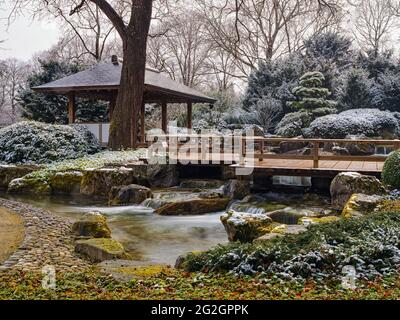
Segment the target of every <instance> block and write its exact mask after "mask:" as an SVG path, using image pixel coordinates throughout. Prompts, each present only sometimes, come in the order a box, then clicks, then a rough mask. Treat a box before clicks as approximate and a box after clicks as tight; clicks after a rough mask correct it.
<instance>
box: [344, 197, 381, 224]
mask: <svg viewBox="0 0 400 320" xmlns="http://www.w3.org/2000/svg"><path fill="white" fill-rule="evenodd" d="M383 199H384V198H383V197H381V196H377V195H366V194H361V193H355V194H353V195H352V196H351V197H350V199H349V200H348V201H347V203H346V205H345V206H344V208H343V211H342V216H343V217H345V218H352V217H360V216H363V215H365V214H368V213H371V212H373V211H375V209H377V208H378V206H379V205H380V204H381V202H382V201H383Z"/></svg>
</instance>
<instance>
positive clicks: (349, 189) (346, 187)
mask: <svg viewBox="0 0 400 320" xmlns="http://www.w3.org/2000/svg"><path fill="white" fill-rule="evenodd" d="M330 191H331V198H332V206H333V207H334V208H335V209H337V210H342V209H343V208H344V206H345V204H346V202H347V201H348V200H349V199H350V197H351V196H352V195H353V194H354V193H362V194H365V195H384V194H386V189H385V188H384V186H383V185H382V183H381V182H380V181H379V180H378V179H377V178H376V177H374V176H368V175H362V174H359V173H358V172H342V173H339V174H338V175H337V176H336V177H335V178H334V179H333V180H332V183H331V187H330Z"/></svg>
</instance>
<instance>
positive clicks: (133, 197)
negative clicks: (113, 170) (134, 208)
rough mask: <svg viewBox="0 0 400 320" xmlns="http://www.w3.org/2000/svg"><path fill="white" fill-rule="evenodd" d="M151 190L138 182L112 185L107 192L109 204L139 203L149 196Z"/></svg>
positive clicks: (150, 195)
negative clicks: (108, 192) (126, 184)
mask: <svg viewBox="0 0 400 320" xmlns="http://www.w3.org/2000/svg"><path fill="white" fill-rule="evenodd" d="M151 197H152V193H151V190H150V189H149V188H147V187H145V186H141V185H138V184H130V185H128V186H116V187H112V188H111V191H110V194H109V204H111V205H120V204H139V203H142V202H143V201H144V200H146V199H147V198H151Z"/></svg>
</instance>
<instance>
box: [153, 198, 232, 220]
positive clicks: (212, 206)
mask: <svg viewBox="0 0 400 320" xmlns="http://www.w3.org/2000/svg"><path fill="white" fill-rule="evenodd" d="M229 201H230V200H229V199H228V198H211V199H207V198H206V199H200V198H195V199H189V200H182V201H172V202H168V203H166V204H164V205H162V206H161V207H159V208H158V209H156V210H155V213H157V214H159V215H164V216H173V215H196V214H204V213H210V212H218V211H223V210H225V209H226V207H227V206H228V203H229Z"/></svg>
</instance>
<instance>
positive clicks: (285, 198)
mask: <svg viewBox="0 0 400 320" xmlns="http://www.w3.org/2000/svg"><path fill="white" fill-rule="evenodd" d="M196 192H198V191H197V190H196V191H192V192H191V191H190V190H186V189H185V190H179V189H174V190H172V189H171V190H169V191H168V190H167V191H166V190H163V191H159V192H157V191H155V192H153V193H154V199H148V200H145V201H144V202H143V203H142V205H129V206H113V207H111V206H107V205H105V204H104V203H98V202H93V201H83V200H82V199H81V198H79V200H78V199H74V198H71V197H60V196H57V197H55V196H53V197H45V198H33V197H26V196H23V195H8V194H0V197H3V198H6V199H10V200H15V201H21V202H25V203H29V204H32V205H34V206H36V207H39V208H42V209H45V210H49V211H51V212H53V213H54V214H57V215H60V216H63V217H68V218H71V219H73V220H77V219H79V218H80V217H81V216H82V215H83V214H85V213H87V212H90V211H99V212H101V213H102V214H104V215H105V216H107V219H108V223H109V226H110V228H111V231H112V236H113V238H115V239H116V240H118V241H120V242H121V243H122V244H123V245H124V246H125V248H126V250H127V251H128V252H129V253H130V254H131V255H132V257H133V259H134V260H135V261H138V262H140V263H143V264H153V263H155V264H156V263H157V264H158V263H160V264H170V265H173V264H174V263H175V260H176V258H177V257H178V256H179V255H181V254H183V253H186V252H189V251H197V250H206V249H209V248H211V247H213V246H215V245H217V244H219V243H227V242H228V240H227V235H226V232H225V230H224V227H223V225H222V223H221V222H220V220H219V217H220V215H221V214H222V212H215V213H209V214H203V215H192V216H160V215H157V214H154V213H153V212H154V209H153V208H152V207H157V206H159V205H160V204H161V203H162V202H163V201H164V200H165V199H168V200H173V199H185V198H187V197H190V194H193V193H196ZM328 203H329V202H328V200H327V199H325V198H323V197H318V196H314V195H304V194H279V193H269V194H263V195H253V196H251V197H250V199H249V200H248V201H246V203H241V202H237V201H236V202H233V203H231V205H230V206H231V208H232V209H235V210H238V211H239V210H240V211H247V212H254V213H260V212H265V213H266V212H271V211H274V210H277V209H283V208H290V210H289V211H290V214H286V213H283V214H279V216H277V217H276V218H273V220H275V221H277V222H281V223H288V224H292V223H296V219H297V218H296V217H294V216H296V215H297V213H298V215H302V216H307V215H310V212H315V211H317V212H321V213H323V212H325V211H327V209H328V206H329V204H328ZM310 208H311V209H312V211H310ZM324 214H325V213H324Z"/></svg>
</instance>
